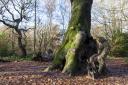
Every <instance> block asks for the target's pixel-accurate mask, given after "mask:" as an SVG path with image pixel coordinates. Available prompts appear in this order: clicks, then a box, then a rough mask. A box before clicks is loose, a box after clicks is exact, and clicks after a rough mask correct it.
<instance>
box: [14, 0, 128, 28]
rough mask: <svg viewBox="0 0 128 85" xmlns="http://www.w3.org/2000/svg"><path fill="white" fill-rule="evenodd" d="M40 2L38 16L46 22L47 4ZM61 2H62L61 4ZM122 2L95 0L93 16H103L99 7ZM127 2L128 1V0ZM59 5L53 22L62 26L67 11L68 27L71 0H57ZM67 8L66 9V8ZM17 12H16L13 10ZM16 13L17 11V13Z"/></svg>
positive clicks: (66, 20)
mask: <svg viewBox="0 0 128 85" xmlns="http://www.w3.org/2000/svg"><path fill="white" fill-rule="evenodd" d="M39 1H40V2H39V3H37V4H38V5H39V7H38V8H37V9H38V13H37V16H38V17H40V19H41V20H42V21H43V22H45V21H47V19H48V17H47V15H46V9H45V4H44V2H43V1H45V0H39ZM101 1H102V2H101ZM59 3H61V4H59ZM120 3H122V0H94V3H93V9H92V16H93V13H97V16H96V19H100V17H99V16H101V15H100V14H102V13H104V11H102V10H101V11H100V13H98V12H99V11H98V9H99V7H104V8H106V7H107V8H109V7H111V6H115V7H118V6H119V4H120ZM126 3H128V0H126ZM56 5H57V7H56V11H55V12H54V13H53V15H54V16H53V22H54V23H57V24H59V25H60V26H61V28H62V24H63V21H62V16H61V12H63V13H65V16H64V18H65V20H64V23H65V25H64V27H65V28H66V27H67V25H68V21H69V19H70V4H69V0H66V1H65V0H57V3H56ZM60 7H61V11H60ZM65 8H66V9H65ZM13 13H15V12H13ZM15 14H16V13H15ZM31 16H34V12H32V13H31ZM33 21H34V17H33V18H32V19H31V22H29V23H27V22H26V23H27V26H28V25H30V26H32V25H34V23H33ZM26 23H21V25H24V24H25V25H26Z"/></svg>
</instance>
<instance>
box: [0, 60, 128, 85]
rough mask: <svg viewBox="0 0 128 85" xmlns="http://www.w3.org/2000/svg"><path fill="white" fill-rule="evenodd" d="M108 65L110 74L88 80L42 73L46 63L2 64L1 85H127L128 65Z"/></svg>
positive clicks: (110, 63)
mask: <svg viewBox="0 0 128 85" xmlns="http://www.w3.org/2000/svg"><path fill="white" fill-rule="evenodd" d="M107 63H108V65H107V66H108V67H109V70H110V73H109V74H108V75H106V76H105V77H103V78H101V79H97V80H92V79H88V78H87V75H79V76H74V77H70V76H68V75H65V74H62V73H61V72H57V71H55V72H42V71H41V69H42V68H44V67H47V66H48V65H49V63H46V62H43V63H38V62H9V63H1V64H0V71H1V72H0V85H127V84H128V65H124V64H125V62H123V61H122V60H118V61H117V60H109V61H108V62H107ZM120 64H121V65H122V66H121V65H120ZM1 69H2V70H1ZM5 71H6V72H5Z"/></svg>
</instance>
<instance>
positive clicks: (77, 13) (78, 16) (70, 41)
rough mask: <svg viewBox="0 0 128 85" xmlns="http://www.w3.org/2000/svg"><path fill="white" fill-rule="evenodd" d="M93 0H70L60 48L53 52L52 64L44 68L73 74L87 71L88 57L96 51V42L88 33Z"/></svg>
mask: <svg viewBox="0 0 128 85" xmlns="http://www.w3.org/2000/svg"><path fill="white" fill-rule="evenodd" d="M92 2H93V0H71V7H72V10H71V11H72V17H71V20H70V22H69V27H68V29H67V32H66V33H65V37H64V40H63V42H62V45H61V46H60V48H59V49H58V50H57V51H56V52H55V56H54V60H53V64H52V65H51V66H50V67H48V68H47V69H45V71H50V70H53V69H60V70H62V72H63V73H68V74H71V75H72V74H75V73H77V72H80V70H82V71H87V67H88V60H89V58H90V57H91V56H92V55H94V54H96V53H97V43H96V40H94V39H93V38H92V36H91V34H90V29H91V8H92Z"/></svg>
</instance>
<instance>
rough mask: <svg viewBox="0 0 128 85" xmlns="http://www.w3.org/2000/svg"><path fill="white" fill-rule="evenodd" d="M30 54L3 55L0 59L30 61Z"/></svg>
mask: <svg viewBox="0 0 128 85" xmlns="http://www.w3.org/2000/svg"><path fill="white" fill-rule="evenodd" d="M32 58H33V57H32V56H25V57H21V56H5V57H0V60H4V61H32Z"/></svg>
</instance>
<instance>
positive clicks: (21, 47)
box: [15, 28, 27, 56]
mask: <svg viewBox="0 0 128 85" xmlns="http://www.w3.org/2000/svg"><path fill="white" fill-rule="evenodd" d="M15 30H16V32H17V33H18V46H19V48H20V50H21V53H22V55H21V56H26V55H27V51H26V48H25V44H23V41H22V39H23V37H22V33H21V31H20V30H19V29H18V28H15Z"/></svg>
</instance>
